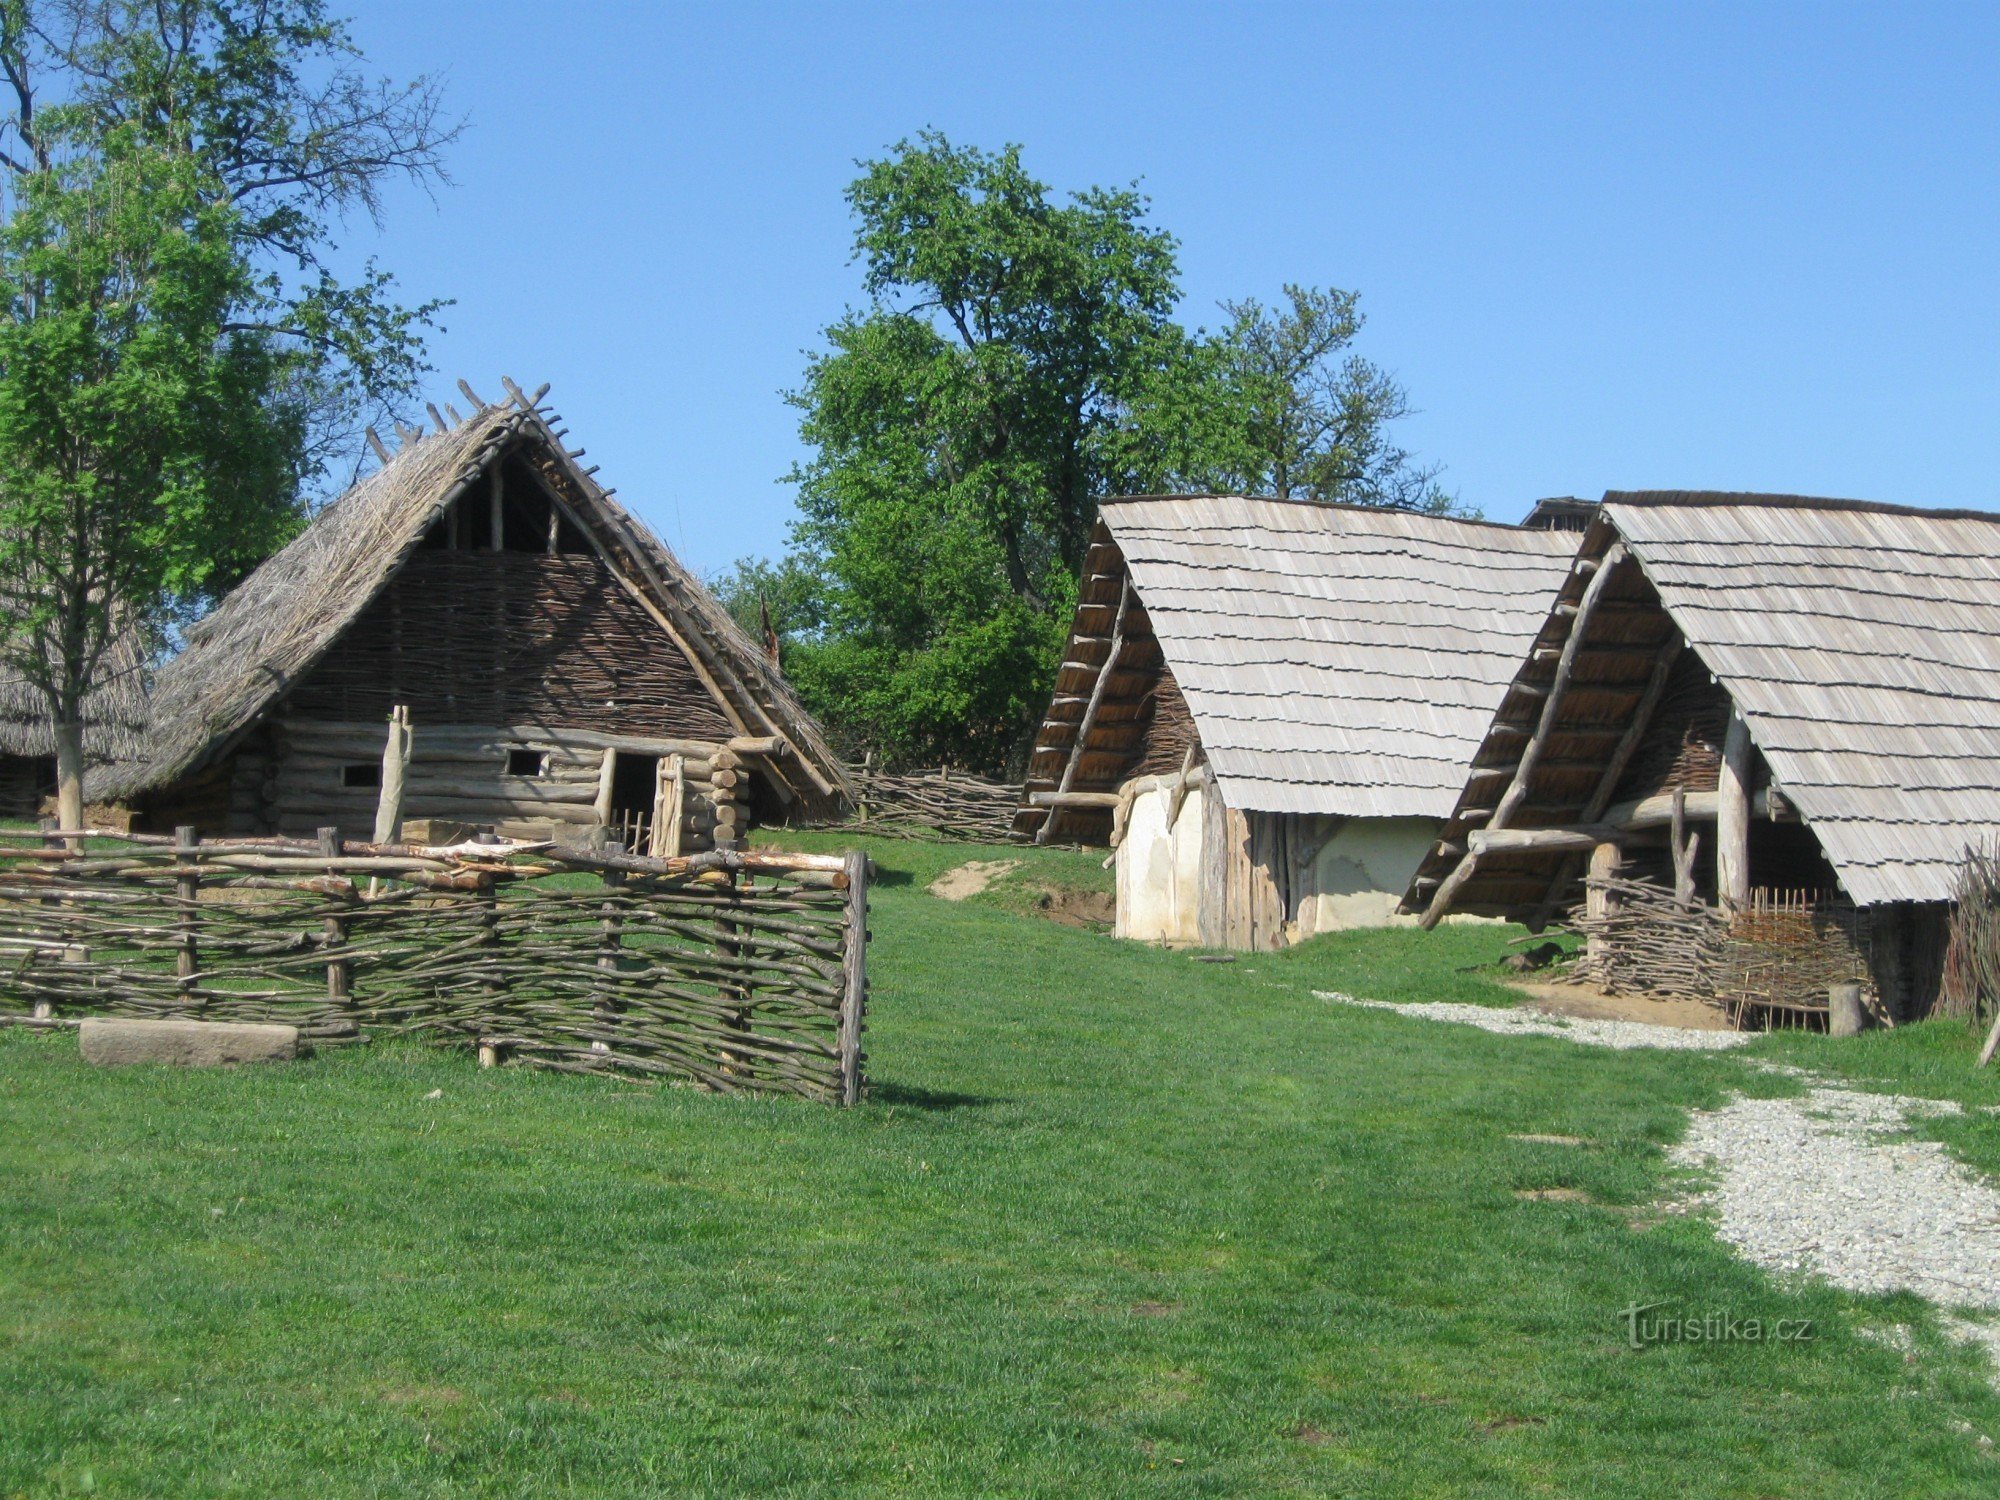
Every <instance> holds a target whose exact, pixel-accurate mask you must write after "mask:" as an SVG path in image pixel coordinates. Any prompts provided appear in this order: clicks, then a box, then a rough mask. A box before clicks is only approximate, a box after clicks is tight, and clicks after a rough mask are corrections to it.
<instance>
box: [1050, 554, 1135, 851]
mask: <svg viewBox="0 0 2000 1500" xmlns="http://www.w3.org/2000/svg"><path fill="white" fill-rule="evenodd" d="M1131 597H1132V575H1131V574H1130V573H1126V574H1123V575H1122V576H1121V577H1120V578H1119V580H1118V604H1117V607H1116V608H1115V609H1113V610H1112V612H1111V639H1110V642H1109V643H1108V646H1107V649H1106V651H1105V653H1104V664H1103V665H1102V666H1101V667H1099V668H1098V671H1097V681H1096V682H1094V683H1093V684H1091V688H1090V701H1089V702H1088V703H1087V704H1085V705H1084V709H1083V717H1082V719H1080V720H1079V721H1078V722H1077V726H1076V738H1075V739H1074V740H1073V741H1071V743H1070V748H1069V759H1068V760H1066V761H1065V762H1064V763H1063V769H1062V776H1061V778H1060V779H1059V780H1058V781H1057V783H1056V789H1055V792H1054V793H1053V795H1054V796H1057V797H1063V796H1068V795H1070V787H1071V784H1072V783H1073V782H1074V781H1075V780H1076V772H1077V767H1078V766H1080V765H1082V764H1083V753H1084V750H1085V749H1086V747H1088V745H1089V743H1090V731H1091V726H1092V725H1094V724H1095V723H1096V722H1097V711H1098V710H1099V709H1100V708H1102V707H1103V706H1104V692H1105V689H1106V688H1108V687H1109V686H1110V685H1111V674H1112V673H1113V672H1115V671H1117V670H1118V655H1119V653H1120V651H1122V650H1123V649H1124V645H1125V607H1126V604H1127V602H1128V601H1129V600H1130V599H1131ZM1045 795H1047V794H1045ZM1034 805H1036V806H1040V807H1047V808H1049V809H1050V813H1049V815H1048V816H1047V817H1046V818H1044V819H1042V826H1041V827H1040V828H1037V829H1036V830H1035V842H1036V843H1037V844H1046V843H1047V842H1048V841H1049V840H1050V839H1051V838H1052V837H1054V835H1055V830H1056V824H1057V822H1058V821H1060V820H1059V819H1058V818H1057V816H1056V809H1060V808H1062V807H1066V806H1070V805H1072V804H1069V803H1063V802H1042V803H1036V804H1034ZM1111 805H1112V806H1114V807H1116V806H1117V805H1118V804H1117V794H1116V793H1113V794H1112V804H1111Z"/></svg>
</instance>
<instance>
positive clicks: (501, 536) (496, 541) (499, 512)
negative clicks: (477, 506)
mask: <svg viewBox="0 0 2000 1500" xmlns="http://www.w3.org/2000/svg"><path fill="white" fill-rule="evenodd" d="M486 476H487V483H486V490H487V502H488V504H489V505H490V506H491V507H492V512H493V536H492V542H493V546H492V549H491V550H493V551H495V552H505V551H506V550H507V512H506V511H505V509H503V508H502V506H501V504H500V461H499V460H498V459H495V460H494V461H493V464H492V466H491V467H490V468H488V469H487V471H486Z"/></svg>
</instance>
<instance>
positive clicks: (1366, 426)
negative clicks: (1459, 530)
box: [1200, 285, 1462, 513]
mask: <svg viewBox="0 0 2000 1500" xmlns="http://www.w3.org/2000/svg"><path fill="white" fill-rule="evenodd" d="M1285 301H1286V304H1287V305H1286V306H1284V307H1280V308H1277V309H1271V308H1266V307H1265V306H1263V304H1261V303H1259V302H1257V301H1255V300H1254V299H1248V298H1246V299H1245V300H1243V301H1241V302H1226V303H1224V304H1223V311H1224V312H1226V313H1228V314H1229V317H1230V321H1229V324H1228V326H1227V327H1226V328H1225V329H1224V330H1223V331H1222V333H1221V334H1220V335H1219V337H1218V338H1217V339H1216V340H1215V342H1214V344H1213V345H1211V346H1210V349H1209V351H1208V352H1209V353H1210V354H1211V355H1212V356H1218V357H1213V358H1211V359H1209V360H1208V361H1207V367H1206V369H1205V370H1204V371H1202V372H1200V373H1203V374H1205V376H1206V379H1205V381H1204V382H1203V384H1205V385H1206V387H1207V388H1208V389H1209V390H1210V391H1212V392H1213V393H1214V394H1213V398H1212V401H1213V407H1212V409H1213V410H1215V411H1216V412H1217V413H1219V414H1221V415H1220V417H1219V418H1218V420H1220V421H1222V422H1223V423H1225V424H1233V425H1234V427H1235V429H1236V430H1235V434H1234V439H1235V441H1234V443H1233V444H1232V445H1227V446H1225V445H1212V446H1211V447H1210V448H1209V449H1208V454H1209V455H1210V456H1211V457H1213V458H1217V459H1220V460H1221V461H1222V462H1224V463H1230V462H1232V461H1233V462H1234V463H1238V464H1243V463H1245V461H1246V460H1247V467H1246V468H1245V469H1244V471H1243V472H1241V473H1240V474H1238V475H1235V476H1232V477H1234V478H1235V479H1236V480H1237V483H1235V484H1234V485H1232V486H1230V487H1232V488H1239V489H1242V490H1244V491H1245V492H1247V493H1250V494H1259V495H1272V496H1275V497H1276V498H1278V499H1280V500H1288V499H1303V500H1316V501H1321V502H1326V503H1338V504H1343V505H1371V506H1381V507H1385V508H1389V509H1395V510H1420V511H1429V512H1433V513H1439V512H1459V511H1460V510H1461V509H1462V508H1461V507H1460V506H1459V504H1458V502H1457V500H1456V499H1455V498H1454V497H1453V496H1451V495H1450V494H1448V493H1447V492H1446V491H1445V490H1444V489H1443V488H1442V487H1441V486H1440V485H1439V484H1438V482H1437V476H1438V473H1439V472H1440V471H1439V469H1438V467H1437V466H1436V465H1429V466H1425V465H1419V464H1418V463H1416V462H1415V461H1414V460H1413V459H1412V458H1411V456H1410V454H1409V452H1408V451H1407V450H1406V449H1403V448H1401V447H1398V446H1397V445H1396V444H1395V443H1394V442H1392V441H1391V440H1390V437H1389V427H1390V424H1391V423H1393V422H1395V421H1397V420H1398V419H1400V418H1402V417H1406V416H1408V415H1409V414H1410V411H1411V408H1410V401H1409V396H1408V394H1407V393H1406V392H1405V391H1404V389H1403V387H1402V385H1401V384H1400V383H1399V382H1398V381H1397V380H1396V378H1395V377H1394V376H1393V375H1391V374H1389V373H1388V372H1387V371H1386V370H1383V369H1382V368H1380V367H1379V366H1377V365H1375V364H1372V363H1370V362H1369V361H1368V360H1366V359H1364V358H1362V357H1361V356H1360V355H1359V354H1356V353H1354V352H1353V350H1352V347H1351V346H1352V344H1353V342H1354V337H1355V335H1356V334H1358V333H1359V332H1360V331H1361V324H1362V316H1361V312H1360V308H1359V302H1360V297H1359V295H1358V294H1357V293H1354V292H1343V291H1339V290H1334V289H1328V290H1322V289H1319V288H1316V287H1305V286H1296V285H1288V286H1286V287H1285Z"/></svg>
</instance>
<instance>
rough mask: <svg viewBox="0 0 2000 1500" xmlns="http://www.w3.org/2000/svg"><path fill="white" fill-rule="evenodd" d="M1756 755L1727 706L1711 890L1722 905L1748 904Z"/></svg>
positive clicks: (1732, 708) (1746, 731) (1747, 731)
mask: <svg viewBox="0 0 2000 1500" xmlns="http://www.w3.org/2000/svg"><path fill="white" fill-rule="evenodd" d="M1756 754H1757V750H1756V746H1754V745H1753V744H1751V742H1750V726H1749V725H1748V724H1745V723H1744V722H1743V715H1742V713H1741V712H1740V711H1738V710H1737V708H1736V707H1735V705H1734V704H1732V705H1730V710H1729V728H1728V730H1727V731H1726V732H1725V733H1724V734H1723V736H1722V769H1721V772H1720V775H1719V776H1718V779H1717V785H1716V791H1715V801H1716V808H1715V892H1716V895H1717V896H1718V897H1719V898H1720V899H1721V902H1722V905H1723V906H1724V907H1725V908H1729V907H1743V906H1748V905H1749V904H1750V772H1751V766H1752V764H1753V762H1754V760H1755V758H1756Z"/></svg>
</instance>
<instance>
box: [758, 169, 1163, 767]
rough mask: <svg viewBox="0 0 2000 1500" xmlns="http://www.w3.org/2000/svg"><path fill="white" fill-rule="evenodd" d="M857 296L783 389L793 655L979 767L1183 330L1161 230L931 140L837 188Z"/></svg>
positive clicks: (933, 749) (926, 751)
mask: <svg viewBox="0 0 2000 1500" xmlns="http://www.w3.org/2000/svg"><path fill="white" fill-rule="evenodd" d="M848 201H849V202H850V204H851V205H852V206H853V208H854V211H855V214H856V217H857V218H858V220H859V230H858V232H857V235H856V238H855V250H856V254H857V257H858V258H859V259H860V261H861V262H862V264H863V266H864V269H865V282H864V284H865V286H866V289H867V291H868V293H869V296H870V303H869V305H868V306H867V307H866V308H865V309H862V310H860V311H857V312H855V313H853V314H850V315H849V316H848V317H846V318H844V319H843V320H842V321H841V322H839V323H837V324H835V325H834V326H833V327H832V328H830V329H829V330H827V340H828V344H829V346H830V347H829V348H828V350H827V351H826V352H825V353H823V354H820V355H817V356H815V357H814V358H813V360H812V362H811V364H810V365H809V366H808V368H807V371H806V378H805V383H804V385H803V386H802V387H801V389H800V390H799V391H797V392H796V393H795V394H794V395H793V397H792V400H793V402H794V404H796V405H797V406H798V407H799V409H800V411H801V412H802V414H803V415H802V420H801V424H800V428H801V432H802V434H803V436H804V437H805V439H806V441H807V442H808V443H809V444H811V445H812V446H813V448H814V449H815V450H816V451H815V456H814V457H813V458H812V459H811V460H810V461H809V462H807V463H806V464H804V465H802V466H801V467H800V468H799V469H798V470H797V471H796V472H795V473H794V474H793V476H792V478H793V479H794V480H795V481H796V482H797V484H798V486H799V508H800V512H801V518H800V520H799V522H798V525H797V527H796V529H795V533H794V540H795V545H796V547H797V549H798V554H799V556H800V558H801V559H802V560H803V561H804V562H805V563H806V564H807V565H808V566H811V567H812V568H814V569H815V570H816V571H818V572H819V573H820V574H821V576H822V577H823V579H824V581H825V588H824V593H823V604H824V616H823V621H822V628H821V630H820V632H819V634H818V636H817V637H816V638H812V639H807V640H805V641H802V642H800V643H798V644H797V645H796V646H795V647H794V649H793V650H792V652H791V655H790V657H789V662H788V669H789V670H790V672H791V673H792V675H793V676H794V677H795V678H796V680H797V681H798V682H799V684H800V687H801V689H802V690H803V691H804V692H805V693H806V694H807V696H808V698H809V700H810V701H813V702H814V703H815V704H817V705H819V706H821V707H822V708H826V707H832V708H834V709H836V714H835V717H836V718H837V719H839V720H841V721H842V722H843V725H844V727H845V728H846V730H847V732H848V734H849V736H850V737H852V738H861V739H866V740H867V741H869V742H871V743H873V744H875V745H877V746H879V747H880V748H883V749H884V750H886V751H888V752H889V753H891V754H898V755H904V756H911V757H920V758H939V757H941V758H949V759H957V760H963V761H970V762H973V763H976V764H992V763H994V762H996V761H997V760H999V759H1001V758H1004V756H1005V755H1006V753H1007V751H1008V749H1009V748H1010V747H1011V746H1012V745H1013V744H1014V743H1015V741H1016V740H1017V739H1018V737H1019V734H1020V731H1021V728H1022V726H1023V724H1025V723H1027V722H1031V717H1030V716H1031V715H1033V714H1034V713H1035V712H1037V711H1038V709H1039V707H1040V700H1041V698H1042V697H1043V696H1044V694H1045V689H1046V678H1047V673H1048V668H1049V665H1050V663H1051V662H1052V661H1053V660H1054V653H1055V652H1056V650H1057V649H1058V648H1059V645H1060V641H1061V637H1062V630H1063V625H1064V622H1065V621H1066V619H1067V614H1068V610H1069V608H1070V605H1071V603H1072V601H1073V600H1074V597H1075V588H1076V578H1077V573H1078V570H1079V569H1080V568H1081V566H1082V562H1083V552H1084V548H1085V545H1086V543H1087V542H1088V540H1089V535H1090V527H1091V523H1092V521H1093V519H1094V518H1095V515H1096V510H1097V502H1098V499H1099V497H1100V496H1102V495H1103V494H1104V493H1106V492H1107V489H1108V488H1110V487H1112V484H1113V482H1114V480H1115V477H1116V475H1117V470H1116V468H1115V465H1114V462H1113V456H1112V455H1111V454H1110V453H1109V449H1108V444H1107V437H1108V435H1109V434H1110V433H1111V432H1112V431H1113V430H1114V429H1115V428H1116V427H1117V425H1118V424H1119V423H1120V422H1121V421H1123V420H1124V416H1123V414H1124V412H1125V410H1126V408H1127V406H1128V404H1129V399H1130V397H1131V395H1132V394H1133V393H1134V392H1136V391H1137V390H1138V389H1139V388H1140V387H1141V386H1142V385H1143V384H1144V382H1145V381H1146V380H1147V378H1148V377H1149V376H1150V374H1151V373H1152V372H1153V370H1154V369H1155V367H1156V366H1157V365H1158V364H1159V363H1160V362H1161V360H1162V359H1163V358H1164V356H1165V354H1166V352H1167V351H1168V350H1170V349H1171V348H1172V347H1174V345H1175V344H1176V342H1177V340H1178V336H1179V330H1178V329H1177V328H1175V327H1174V325H1173V323H1172V321H1171V317H1170V313H1171V311H1172V308H1173V305H1174V302H1175V299H1176V296H1177V288H1176V284H1175V266H1174V243H1173V240H1172V238H1171V237H1170V236H1168V235H1167V234H1165V233H1164V232H1163V231H1161V230H1159V229H1157V228H1154V227H1152V226H1151V225H1149V224H1148V223H1147V222H1146V218H1145V201H1144V200H1143V199H1142V198H1141V197H1140V196H1139V195H1138V194H1137V193H1135V192H1133V191H1130V190H1107V189H1101V188H1092V189H1089V190H1086V191H1084V192H1080V193H1076V194H1074V195H1071V196H1070V197H1068V198H1067V199H1064V200H1060V201H1059V200H1057V199H1056V198H1055V197H1054V196H1052V194H1051V192H1050V190H1049V188H1048V187H1047V186H1046V185H1045V184H1043V183H1041V182H1038V181H1036V180H1035V179H1034V178H1033V177H1031V176H1029V175H1028V174H1027V172H1026V171H1025V170H1024V169H1023V168H1022V165H1021V160H1020V152H1019V149H1018V148H1016V147H1008V148H1007V149H1005V150H1003V151H1000V152H997V153H989V152H985V151H980V150H977V149H973V148H961V147H956V146H953V145H952V144H951V143H950V142H949V141H947V140H946V139H945V138H944V137H942V136H940V135H936V134H925V135H922V136H920V137H918V138H917V139H916V140H915V141H905V142H903V143H902V144H900V145H899V146H897V147H896V148H895V150H894V151H893V153H892V154H891V155H890V156H889V157H887V158H886V159H884V160H881V161H877V162H873V163H870V164H867V165H866V167H865V169H864V171H863V174H862V176H861V177H860V178H859V179H858V180H857V181H856V182H855V183H854V185H853V186H852V187H851V188H850V189H849V192H848Z"/></svg>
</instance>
